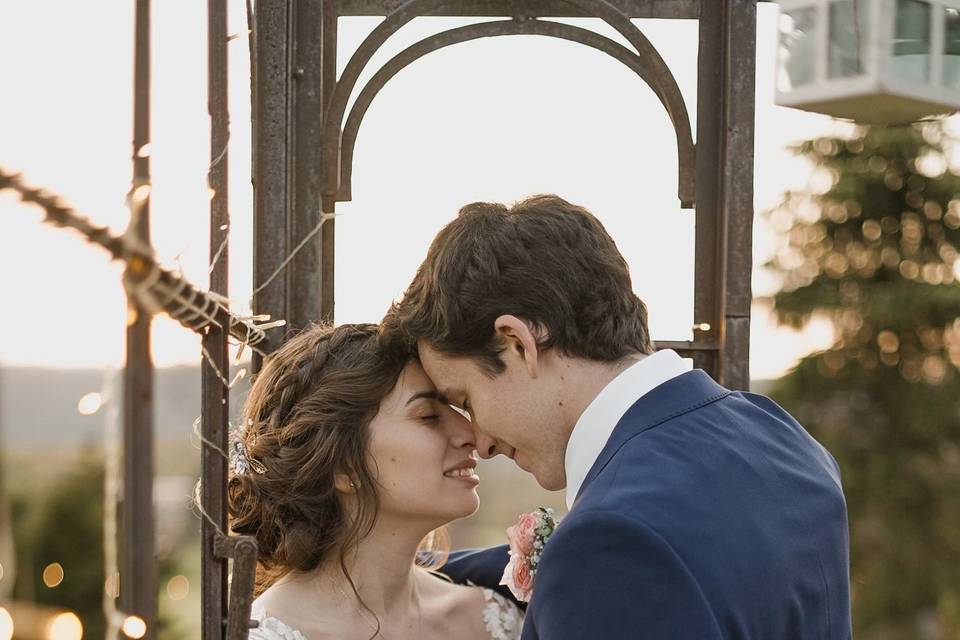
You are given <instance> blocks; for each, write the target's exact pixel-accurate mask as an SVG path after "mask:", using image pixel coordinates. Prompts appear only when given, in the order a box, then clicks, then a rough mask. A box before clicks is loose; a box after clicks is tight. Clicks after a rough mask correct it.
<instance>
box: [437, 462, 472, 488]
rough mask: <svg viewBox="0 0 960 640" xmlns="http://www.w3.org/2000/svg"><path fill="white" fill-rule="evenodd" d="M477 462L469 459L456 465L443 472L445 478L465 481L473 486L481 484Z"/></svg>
mask: <svg viewBox="0 0 960 640" xmlns="http://www.w3.org/2000/svg"><path fill="white" fill-rule="evenodd" d="M476 468H477V461H476V460H474V459H473V458H467V459H466V460H464V461H463V462H461V463H459V464H456V465H454V466H452V467H450V468H449V469H447V470H446V471H444V472H443V477H445V478H451V479H453V480H464V481H467V482H469V483H471V484H474V485H477V484H480V477H479V476H477V472H476Z"/></svg>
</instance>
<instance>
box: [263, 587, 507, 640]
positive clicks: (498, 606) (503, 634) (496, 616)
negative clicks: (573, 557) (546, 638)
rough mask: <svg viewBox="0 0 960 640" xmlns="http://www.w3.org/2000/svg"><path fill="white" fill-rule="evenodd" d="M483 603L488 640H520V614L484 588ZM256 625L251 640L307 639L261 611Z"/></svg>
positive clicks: (494, 593)
mask: <svg viewBox="0 0 960 640" xmlns="http://www.w3.org/2000/svg"><path fill="white" fill-rule="evenodd" d="M483 597H484V599H485V601H486V602H485V603H484V606H483V622H484V624H485V625H486V628H487V633H489V634H490V640H519V639H520V630H521V628H522V627H523V612H522V611H521V610H520V609H518V608H517V606H516V605H514V604H513V603H512V602H510V601H509V600H507V599H506V598H504V597H503V596H501V595H500V594H499V593H497V592H496V591H492V590H490V589H483ZM253 619H254V620H256V621H257V622H258V623H259V626H257V627H255V628H253V629H250V636H249V638H250V640H307V639H306V636H304V635H303V633H301V632H300V631H297V630H296V629H293V628H291V627H289V626H288V625H286V624H284V623H283V622H282V621H280V620H277V619H276V618H274V617H271V616H268V615H266V613H265V612H264V611H261V612H259V614H258V613H254V614H253Z"/></svg>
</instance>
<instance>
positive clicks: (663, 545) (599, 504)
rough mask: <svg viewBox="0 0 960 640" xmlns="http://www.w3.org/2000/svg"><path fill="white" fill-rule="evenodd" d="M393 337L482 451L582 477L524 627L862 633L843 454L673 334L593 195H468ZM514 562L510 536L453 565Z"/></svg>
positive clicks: (456, 573)
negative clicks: (588, 205)
mask: <svg viewBox="0 0 960 640" xmlns="http://www.w3.org/2000/svg"><path fill="white" fill-rule="evenodd" d="M383 337H384V339H385V341H386V342H387V343H389V344H391V345H393V346H394V347H395V348H398V349H404V350H406V351H407V352H408V353H410V354H419V357H420V360H421V362H422V363H423V366H424V369H425V370H426V372H427V373H428V374H429V376H430V378H432V379H433V381H434V382H435V383H436V385H437V388H438V390H439V391H440V393H441V394H443V395H444V396H445V397H446V399H447V401H448V402H450V403H451V404H453V405H455V406H458V407H460V408H462V409H463V410H465V411H467V412H469V414H470V416H471V418H472V422H473V426H474V429H475V431H476V437H477V440H476V442H477V449H478V451H479V453H480V455H481V456H483V457H484V458H492V457H493V456H496V455H501V454H502V455H505V456H508V457H510V458H512V459H513V460H514V462H515V463H516V464H517V465H518V466H519V467H520V468H521V469H524V470H525V471H527V472H528V473H531V474H533V476H534V477H536V479H537V481H538V482H539V483H540V485H542V486H543V487H544V488H546V489H550V490H559V489H566V497H567V505H568V506H569V507H570V512H569V514H568V515H567V516H566V517H565V518H564V520H563V522H562V523H561V525H560V527H559V528H558V529H557V531H556V533H554V535H553V536H552V537H551V538H550V540H549V542H548V543H547V546H546V548H545V550H544V552H543V554H542V556H541V560H540V565H539V569H538V573H537V575H536V583H535V586H534V591H533V596H532V598H531V601H530V605H529V607H528V609H527V618H526V622H525V624H524V630H523V638H524V640H536V639H543V640H568V639H569V640H594V639H596V640H606V639H611V640H612V639H626V638H651V639H668V638H669V639H673V638H683V639H686V638H689V639H695V640H710V639H721V638H722V639H734V638H736V639H747V638H749V639H755V640H780V639H784V640H785V639H794V638H796V639H807V638H809V639H814V638H816V639H818V640H833V639H836V640H847V639H848V638H850V636H851V629H850V600H849V575H848V573H849V569H848V565H849V560H848V532H847V514H846V505H845V502H844V497H843V492H842V489H841V485H840V474H839V470H838V468H837V464H836V462H835V461H834V459H833V457H831V455H830V454H829V453H828V452H827V451H826V450H825V449H824V448H823V447H821V446H820V445H819V444H818V443H817V442H816V441H815V440H814V439H813V438H811V437H810V435H808V434H807V432H806V431H804V429H803V428H802V427H801V426H800V425H799V424H798V423H797V422H796V420H794V419H793V418H792V417H791V416H790V415H789V414H787V413H786V412H785V411H784V410H783V409H781V408H780V407H779V406H777V405H776V404H775V403H774V402H773V401H771V400H769V399H768V398H765V397H763V396H759V395H755V394H750V393H741V392H734V391H730V390H728V389H725V388H724V387H722V386H720V385H718V384H717V383H716V382H714V381H713V380H712V379H711V378H710V377H709V376H708V375H707V374H706V373H704V372H703V371H701V370H699V369H697V370H692V371H691V370H689V367H688V366H686V365H685V363H684V361H683V360H682V359H681V358H680V357H679V356H677V354H676V353H675V352H673V351H669V350H667V351H659V352H655V351H654V348H653V345H652V343H651V341H650V336H649V332H648V330H647V310H646V307H645V306H644V304H643V302H641V301H640V299H639V298H637V296H636V295H635V294H634V293H633V288H632V286H631V282H630V274H629V271H628V269H627V265H626V262H625V261H624V259H623V256H621V255H620V253H619V251H618V250H617V247H616V245H615V244H614V242H613V240H612V239H611V238H610V236H609V235H608V234H607V232H606V230H605V229H604V228H603V226H602V225H601V224H600V222H599V221H598V220H597V219H596V218H595V217H594V216H593V215H591V214H590V213H589V212H588V211H587V210H586V209H583V208H582V207H578V206H575V205H573V204H570V203H569V202H566V201H565V200H563V199H561V198H559V197H557V196H536V197H533V198H529V199H527V200H524V201H522V202H520V203H518V204H516V205H514V206H513V207H510V208H508V207H505V206H503V205H500V204H488V203H474V204H470V205H467V206H465V207H464V208H463V209H461V210H460V213H459V215H458V216H457V218H456V219H455V220H454V221H453V222H451V223H450V224H448V225H447V226H446V227H445V228H444V229H443V230H442V231H441V232H440V233H439V235H438V236H437V237H436V239H435V240H434V241H433V244H432V245H431V247H430V250H429V253H428V254H427V258H426V260H425V261H424V262H423V264H422V265H421V266H420V269H419V270H418V271H417V274H416V277H415V278H414V280H413V282H412V283H411V285H410V287H409V288H408V289H407V291H406V293H405V295H404V297H403V299H402V300H401V301H400V302H399V303H397V304H395V305H394V306H393V308H392V309H391V310H390V312H389V313H388V315H387V317H386V318H385V319H384V325H383ZM505 561H506V555H505V553H504V551H503V549H502V548H497V549H491V550H487V551H483V552H478V553H475V554H469V555H467V556H465V557H462V558H460V559H458V560H456V561H454V562H451V563H450V564H448V565H447V566H446V567H445V568H444V571H445V572H447V573H449V574H450V575H451V576H453V577H454V578H455V579H457V580H464V579H467V578H469V579H472V580H473V581H474V582H481V583H482V582H486V583H487V584H488V585H490V586H492V584H496V582H498V580H499V577H500V574H501V573H502V571H503V566H504V563H505ZM491 583H492V584H491Z"/></svg>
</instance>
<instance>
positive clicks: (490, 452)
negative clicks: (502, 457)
mask: <svg viewBox="0 0 960 640" xmlns="http://www.w3.org/2000/svg"><path fill="white" fill-rule="evenodd" d="M473 431H474V434H476V435H475V440H474V441H475V442H476V443H477V453H478V454H480V457H481V458H483V459H484V460H489V459H490V458H492V457H494V456H495V455H497V454H498V453H500V451H498V450H497V440H496V439H495V438H491V437H490V436H488V435H487V434H485V433H484V432H483V431H481V430H480V429H477V427H476V425H474V427H473Z"/></svg>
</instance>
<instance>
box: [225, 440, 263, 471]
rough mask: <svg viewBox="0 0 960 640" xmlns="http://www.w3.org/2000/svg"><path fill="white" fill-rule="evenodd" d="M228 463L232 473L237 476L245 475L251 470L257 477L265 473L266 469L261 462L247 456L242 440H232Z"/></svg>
mask: <svg viewBox="0 0 960 640" xmlns="http://www.w3.org/2000/svg"><path fill="white" fill-rule="evenodd" d="M230 462H231V463H232V464H231V466H232V467H233V472H234V473H235V474H237V475H238V476H242V475H244V474H246V473H247V472H248V471H249V470H250V469H253V471H254V473H257V474H259V475H263V474H265V473H266V472H267V468H266V467H265V466H263V463H262V462H260V461H259V460H257V459H256V458H251V457H250V456H249V455H247V446H246V445H245V444H244V443H243V441H242V440H234V441H233V444H232V445H231V446H230Z"/></svg>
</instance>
